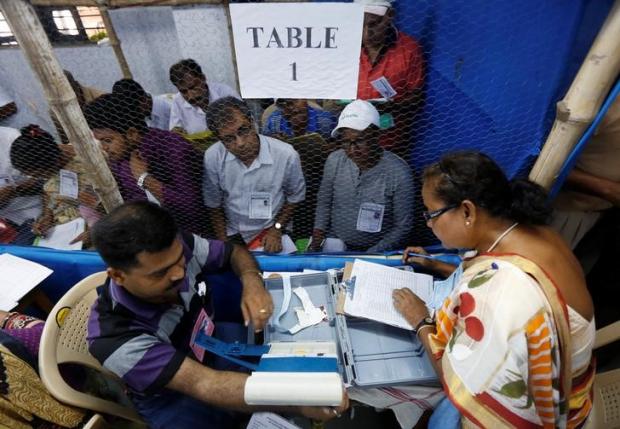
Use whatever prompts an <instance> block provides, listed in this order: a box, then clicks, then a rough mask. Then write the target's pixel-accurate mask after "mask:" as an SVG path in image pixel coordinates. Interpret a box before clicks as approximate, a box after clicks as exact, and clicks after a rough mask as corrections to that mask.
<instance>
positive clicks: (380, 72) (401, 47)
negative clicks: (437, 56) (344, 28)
mask: <svg viewBox="0 0 620 429" xmlns="http://www.w3.org/2000/svg"><path fill="white" fill-rule="evenodd" d="M381 76H383V77H385V78H386V79H387V80H388V82H390V85H392V88H394V90H395V91H396V93H397V94H396V96H395V97H394V100H395V101H398V100H399V99H400V98H402V97H403V96H404V95H408V94H409V93H411V91H413V90H414V89H418V88H421V87H422V84H423V83H424V63H423V59H422V48H421V47H420V45H419V44H418V42H416V41H415V40H414V39H413V38H412V37H410V36H407V35H406V34H404V33H400V32H399V33H398V35H397V37H396V41H395V42H394V44H393V45H392V46H391V47H389V48H388V49H387V51H385V52H383V53H381V54H380V56H379V61H378V62H377V63H376V64H375V65H374V66H373V65H372V64H371V63H370V59H369V58H368V54H367V53H366V50H365V49H363V48H362V51H361V54H360V71H359V80H358V83H357V98H359V99H360V100H369V99H371V98H381V97H382V95H381V94H379V92H378V91H377V90H376V89H374V88H373V87H372V85H371V84H370V82H372V81H373V80H376V79H379V78H380V77H381Z"/></svg>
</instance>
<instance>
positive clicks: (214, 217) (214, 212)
mask: <svg viewBox="0 0 620 429" xmlns="http://www.w3.org/2000/svg"><path fill="white" fill-rule="evenodd" d="M207 210H208V212H209V216H210V217H211V224H212V225H213V233H214V234H215V238H217V239H218V240H222V241H226V216H225V215H224V210H223V209H222V208H221V207H215V208H208V209H207Z"/></svg>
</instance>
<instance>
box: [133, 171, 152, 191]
mask: <svg viewBox="0 0 620 429" xmlns="http://www.w3.org/2000/svg"><path fill="white" fill-rule="evenodd" d="M148 175H149V173H147V172H146V171H145V172H144V173H142V174H141V175H140V177H138V181H137V182H136V185H138V188H140V189H144V181H145V180H146V178H147V177H148Z"/></svg>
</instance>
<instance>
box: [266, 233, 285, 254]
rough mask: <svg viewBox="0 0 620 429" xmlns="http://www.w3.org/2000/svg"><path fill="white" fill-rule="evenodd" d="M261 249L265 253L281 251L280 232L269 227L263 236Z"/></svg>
mask: <svg viewBox="0 0 620 429" xmlns="http://www.w3.org/2000/svg"><path fill="white" fill-rule="evenodd" d="M263 249H264V250H265V252H267V253H280V252H281V251H282V232H281V231H279V230H277V229H275V228H273V227H271V228H269V230H268V231H267V234H265V236H264V237H263Z"/></svg>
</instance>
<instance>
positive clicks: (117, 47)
mask: <svg viewBox="0 0 620 429" xmlns="http://www.w3.org/2000/svg"><path fill="white" fill-rule="evenodd" d="M99 13H100V14H101V19H103V26H104V27H105V30H106V33H107V35H108V38H109V39H110V45H111V46H112V49H113V50H114V55H116V60H117V61H118V65H119V66H120V68H121V72H122V73H123V77H124V78H125V79H132V78H133V76H132V75H131V70H130V69H129V64H128V63H127V59H126V58H125V54H124V53H123V49H122V48H121V41H120V40H119V38H118V35H117V34H116V30H115V29H114V24H113V23H112V19H110V13H109V12H108V8H107V7H106V6H100V7H99Z"/></svg>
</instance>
